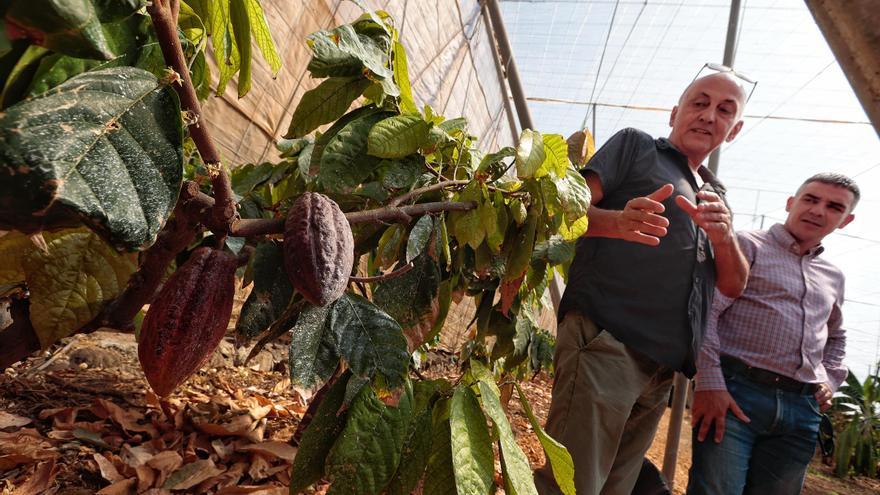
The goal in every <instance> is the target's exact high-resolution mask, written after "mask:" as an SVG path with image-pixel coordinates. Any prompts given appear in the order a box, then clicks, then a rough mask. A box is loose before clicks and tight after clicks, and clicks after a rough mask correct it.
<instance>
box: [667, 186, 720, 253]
mask: <svg viewBox="0 0 880 495" xmlns="http://www.w3.org/2000/svg"><path fill="white" fill-rule="evenodd" d="M697 198H699V199H700V200H702V201H700V204H698V205H695V204H693V203H691V202H690V200H689V199H687V198H686V197H684V196H677V197H676V198H675V204H677V205H678V207H679V208H681V209H682V210H684V211H685V212H686V213H687V214H688V215H689V216H690V217H691V218H692V219H693V220H694V223H695V224H697V225H699V226H700V228H702V229H703V230H705V231H706V234H707V235H708V236H709V242H711V243H712V245H713V246H717V245H720V244H724V243H728V242H731V241H733V237H734V233H733V225H732V222H733V219H732V218H731V216H730V210H728V209H727V206H726V205H725V204H724V201H722V200H721V197H720V196H718V195H717V194H715V193H713V192H709V191H700V192H698V193H697Z"/></svg>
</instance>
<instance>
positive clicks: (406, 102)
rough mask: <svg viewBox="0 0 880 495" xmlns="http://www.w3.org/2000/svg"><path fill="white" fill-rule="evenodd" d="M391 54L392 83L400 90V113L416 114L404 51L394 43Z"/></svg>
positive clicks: (401, 46) (416, 109)
mask: <svg viewBox="0 0 880 495" xmlns="http://www.w3.org/2000/svg"><path fill="white" fill-rule="evenodd" d="M392 54H393V56H394V81H395V82H397V86H398V87H399V88H400V111H401V112H403V113H418V112H419V109H418V107H417V106H416V103H415V100H414V99H413V95H412V86H411V85H410V82H409V67H408V66H409V64H408V63H407V57H406V49H405V48H404V47H403V44H402V43H400V42H399V41H395V42H394V44H393V45H392Z"/></svg>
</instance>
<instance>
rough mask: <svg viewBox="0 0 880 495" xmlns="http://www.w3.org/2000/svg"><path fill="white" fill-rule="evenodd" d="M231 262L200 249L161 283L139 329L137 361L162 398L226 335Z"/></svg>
mask: <svg viewBox="0 0 880 495" xmlns="http://www.w3.org/2000/svg"><path fill="white" fill-rule="evenodd" d="M237 267H238V260H237V259H236V257H235V256H234V255H232V254H230V253H228V252H225V251H220V250H217V249H212V248H208V247H200V248H198V249H196V250H195V251H193V253H192V255H191V256H190V258H189V259H188V260H187V261H186V263H184V264H183V266H182V267H180V268H179V269H178V270H177V271H176V272H174V274H173V275H171V277H170V278H169V279H168V281H167V282H165V285H164V286H163V287H162V290H161V291H160V292H159V295H158V296H156V298H155V300H154V301H153V303H152V304H151V305H150V309H149V310H148V311H147V315H146V316H145V317H144V322H143V325H142V326H141V333H140V340H139V341H138V358H139V359H140V361H141V367H142V368H143V370H144V374H145V375H146V376H147V381H148V382H149V383H150V386H151V387H153V390H154V391H155V392H156V393H157V394H158V395H159V396H160V397H165V396H167V395H168V394H170V393H171V392H172V391H174V389H175V388H177V387H178V385H180V384H181V383H183V382H184V381H185V380H186V379H187V378H189V376H190V375H192V374H193V373H195V372H196V371H198V369H199V368H201V367H202V365H203V364H204V362H205V361H206V360H207V359H208V358H209V357H210V356H211V354H212V353H213V352H214V349H216V348H217V345H218V344H220V341H221V340H222V339H223V335H224V334H225V333H226V326H227V325H228V323H229V317H230V316H231V315H232V299H233V295H234V294H235V269H236V268H237Z"/></svg>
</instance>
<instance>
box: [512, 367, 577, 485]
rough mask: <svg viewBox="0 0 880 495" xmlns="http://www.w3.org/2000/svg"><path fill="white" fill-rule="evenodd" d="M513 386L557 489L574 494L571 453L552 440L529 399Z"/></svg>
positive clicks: (516, 384)
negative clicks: (542, 451) (547, 462)
mask: <svg viewBox="0 0 880 495" xmlns="http://www.w3.org/2000/svg"><path fill="white" fill-rule="evenodd" d="M514 386H515V387H516V393H517V394H518V395H519V403H520V405H522V408H523V411H525V413H526V416H528V418H529V423H531V424H532V430H534V432H535V435H537V436H538V440H539V441H540V442H541V446H542V447H544V452H545V453H546V454H547V460H549V461H550V467H551V468H552V469H553V477H554V478H556V483H557V484H558V485H559V489H560V490H562V493H564V494H565V495H574V494H575V488H574V462H572V460H571V454H569V453H568V450H567V449H566V448H565V447H563V446H562V444H561V443H559V442H557V441H556V440H554V439H553V438H552V437H550V435H548V434H547V432H545V431H544V428H542V427H541V424H540V422H538V418H536V417H535V414H534V413H533V412H532V407H531V406H530V405H529V401H528V400H526V396H525V394H524V393H523V391H522V389H521V388H520V386H519V384H518V383H514Z"/></svg>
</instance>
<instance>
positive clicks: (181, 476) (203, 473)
mask: <svg viewBox="0 0 880 495" xmlns="http://www.w3.org/2000/svg"><path fill="white" fill-rule="evenodd" d="M222 472H223V469H219V468H218V467H217V466H215V465H214V461H212V460H211V459H202V460H199V461H196V462H191V463H189V464H187V465H185V466H181V467H180V469H178V470H177V471H175V472H174V473H172V474H171V476H169V477H168V479H167V480H165V483H163V484H162V488H166V489H168V490H186V489H188V488H192V487H194V486H196V485H198V484H199V483H201V482H202V481H205V480H206V479H208V478H210V477H212V476H217V475H218V474H220V473H222Z"/></svg>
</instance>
